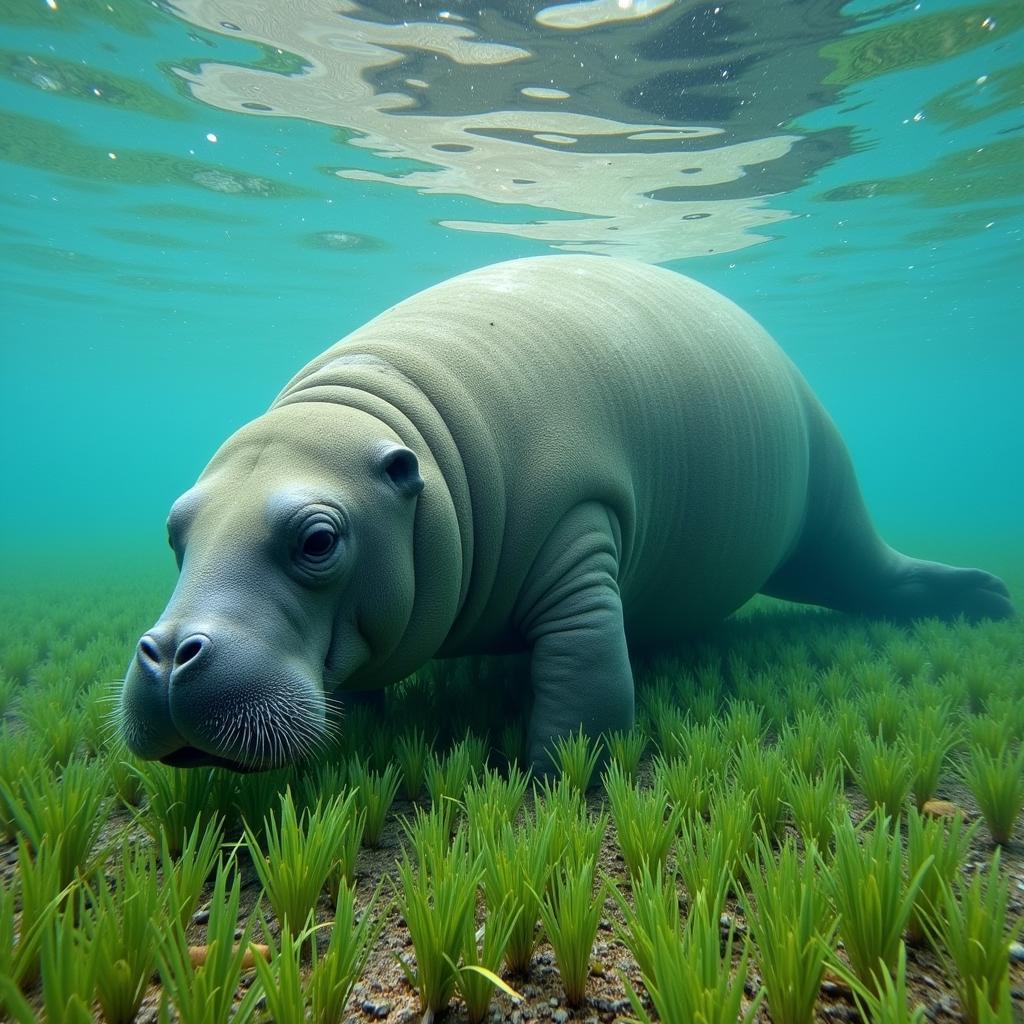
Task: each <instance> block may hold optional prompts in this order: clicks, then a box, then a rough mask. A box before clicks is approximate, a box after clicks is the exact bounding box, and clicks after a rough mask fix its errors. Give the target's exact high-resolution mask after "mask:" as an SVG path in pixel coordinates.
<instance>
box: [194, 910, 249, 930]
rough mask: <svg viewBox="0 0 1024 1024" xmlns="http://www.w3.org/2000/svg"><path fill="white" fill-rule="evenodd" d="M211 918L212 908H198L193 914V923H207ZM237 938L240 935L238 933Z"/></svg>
mask: <svg viewBox="0 0 1024 1024" xmlns="http://www.w3.org/2000/svg"><path fill="white" fill-rule="evenodd" d="M209 920H210V908H209V907H206V908H205V909H203V910H197V911H196V912H195V913H194V914H193V915H192V923H193V924H206V922H207V921H209ZM235 938H238V936H237V935H236V936H235Z"/></svg>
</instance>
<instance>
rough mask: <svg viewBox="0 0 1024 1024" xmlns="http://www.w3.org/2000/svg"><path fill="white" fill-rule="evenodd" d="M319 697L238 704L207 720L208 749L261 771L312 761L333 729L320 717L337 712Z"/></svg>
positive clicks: (291, 696)
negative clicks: (328, 712)
mask: <svg viewBox="0 0 1024 1024" xmlns="http://www.w3.org/2000/svg"><path fill="white" fill-rule="evenodd" d="M336 704H337V702H336V701H335V699H334V698H329V697H326V696H325V695H324V694H304V693H298V694H278V695H276V696H274V697H273V698H263V699H260V700H255V701H250V702H249V703H247V704H244V705H242V706H241V707H240V708H239V709H238V710H237V711H236V712H235V713H234V714H224V713H221V714H219V715H217V716H216V718H214V719H211V720H208V722H207V727H208V728H210V729H211V731H212V736H211V738H210V742H209V746H210V747H211V748H212V749H213V750H215V751H216V752H217V753H218V755H220V756H224V757H227V758H229V759H230V760H233V761H236V762H237V763H238V764H240V765H242V766H243V767H245V768H249V769H253V770H263V769H268V768H275V767H279V766H281V765H285V764H290V763H293V762H296V761H301V760H306V759H308V758H311V757H314V756H315V755H316V754H318V753H319V752H320V751H322V750H323V749H324V748H325V747H326V746H327V743H328V740H329V739H330V738H331V736H332V735H333V733H334V732H335V731H336V730H337V726H336V725H335V724H334V723H332V722H329V721H328V720H327V718H326V717H325V710H326V709H329V710H330V711H332V712H333V711H335V710H336Z"/></svg>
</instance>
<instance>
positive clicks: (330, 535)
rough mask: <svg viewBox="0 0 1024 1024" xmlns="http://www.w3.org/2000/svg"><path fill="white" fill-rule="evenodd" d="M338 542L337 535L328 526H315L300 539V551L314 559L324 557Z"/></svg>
mask: <svg viewBox="0 0 1024 1024" xmlns="http://www.w3.org/2000/svg"><path fill="white" fill-rule="evenodd" d="M337 543H338V535H337V534H336V533H335V532H334V530H332V529H331V528H330V527H329V526H321V525H318V526H315V527H314V528H313V529H312V530H311V531H309V532H308V533H307V534H306V536H305V537H304V538H303V541H302V553H303V554H304V555H305V556H306V557H307V558H311V559H314V560H319V559H321V558H326V557H327V556H328V555H329V554H330V553H331V552H332V551H333V550H334V545H335V544H337Z"/></svg>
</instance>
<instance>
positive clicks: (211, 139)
mask: <svg viewBox="0 0 1024 1024" xmlns="http://www.w3.org/2000/svg"><path fill="white" fill-rule="evenodd" d="M206 141H207V142H216V141H217V136H216V135H214V133H213V132H207V133H206Z"/></svg>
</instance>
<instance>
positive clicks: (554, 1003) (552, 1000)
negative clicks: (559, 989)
mask: <svg viewBox="0 0 1024 1024" xmlns="http://www.w3.org/2000/svg"><path fill="white" fill-rule="evenodd" d="M548 1005H549V1006H557V1005H558V1000H557V999H556V998H555V997H554V996H552V997H551V998H550V999H549V1000H548Z"/></svg>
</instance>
